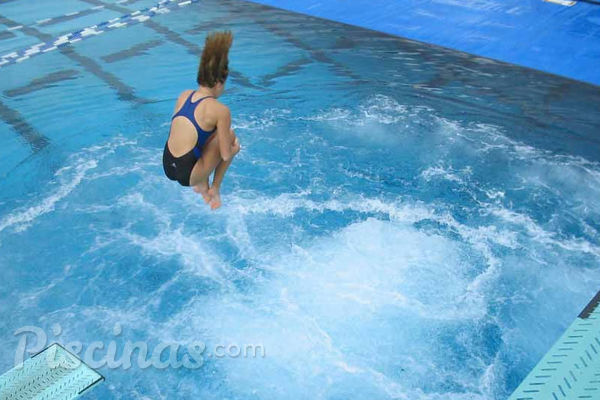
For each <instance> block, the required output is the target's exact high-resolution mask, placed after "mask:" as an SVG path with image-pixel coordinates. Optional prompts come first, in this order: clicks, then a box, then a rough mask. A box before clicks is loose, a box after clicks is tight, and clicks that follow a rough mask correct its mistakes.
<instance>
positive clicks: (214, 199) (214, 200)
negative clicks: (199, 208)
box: [208, 187, 221, 210]
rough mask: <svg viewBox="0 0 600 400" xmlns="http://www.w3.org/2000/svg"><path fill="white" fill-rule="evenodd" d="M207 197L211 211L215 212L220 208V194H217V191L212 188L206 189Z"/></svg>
mask: <svg viewBox="0 0 600 400" xmlns="http://www.w3.org/2000/svg"><path fill="white" fill-rule="evenodd" d="M208 195H209V196H210V209H211V210H216V209H217V208H219V207H221V194H220V193H219V189H215V188H214V187H212V188H210V189H208Z"/></svg>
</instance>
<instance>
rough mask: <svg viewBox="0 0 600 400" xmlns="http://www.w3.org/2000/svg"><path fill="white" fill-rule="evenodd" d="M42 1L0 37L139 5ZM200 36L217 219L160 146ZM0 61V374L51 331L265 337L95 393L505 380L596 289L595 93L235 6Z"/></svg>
mask: <svg viewBox="0 0 600 400" xmlns="http://www.w3.org/2000/svg"><path fill="white" fill-rule="evenodd" d="M38 3H40V4H36V5H35V7H34V5H32V4H29V3H28V2H17V1H8V2H5V3H3V4H0V15H1V17H0V24H1V26H0V49H2V54H5V53H10V52H11V51H13V50H19V49H23V48H27V47H28V46H31V45H34V44H36V43H38V42H40V41H42V42H47V41H52V40H53V39H55V38H56V37H58V36H60V35H62V34H65V33H69V32H73V31H76V30H78V29H82V28H84V27H87V26H90V25H94V24H98V23H100V22H103V21H108V20H111V19H112V18H115V17H119V16H120V15H125V14H128V13H131V12H132V11H135V10H138V9H144V8H146V7H150V6H152V5H153V2H151V1H144V0H140V1H135V0H133V1H132V0H130V1H125V2H123V1H121V2H115V1H108V0H102V1H101V0H85V1H83V0H70V1H68V2H64V4H65V5H64V10H63V11H64V13H62V12H58V11H57V10H56V6H55V5H54V4H52V6H50V3H48V4H46V3H44V5H43V6H42V5H41V2H38ZM99 6H104V7H100V8H95V9H93V7H99ZM81 10H83V11H84V12H82V13H81V17H78V18H66V17H65V18H56V17H58V16H60V15H63V14H66V13H68V12H72V11H81ZM47 18H56V19H52V20H51V21H50V22H51V23H38V22H36V21H40V20H44V19H47ZM19 25H23V28H19V29H12V30H9V29H10V28H11V27H12V28H15V27H16V26H19ZM217 29H232V30H233V32H234V35H235V39H234V45H233V48H232V50H231V56H230V65H231V68H232V73H231V77H230V79H229V81H228V83H227V90H226V93H225V95H224V96H223V98H222V101H223V102H224V103H226V104H227V105H229V106H230V108H231V110H232V114H233V128H234V129H235V130H236V133H237V135H238V136H239V138H240V141H241V143H242V147H243V148H242V151H241V152H240V153H239V155H238V156H237V157H236V159H235V160H234V162H233V164H232V167H231V169H230V170H229V172H228V174H227V176H226V178H225V181H224V184H223V190H222V192H223V202H224V206H223V207H222V208H221V209H220V210H218V211H216V212H211V211H210V210H209V208H208V207H207V206H205V205H204V204H203V202H202V199H201V198H200V197H199V196H198V195H197V194H195V193H194V192H193V191H192V190H190V189H189V188H182V187H180V186H178V185H177V184H175V183H173V182H171V181H169V180H168V179H167V178H166V177H165V176H164V174H163V171H162V165H161V158H162V148H163V146H164V142H165V139H166V136H167V133H168V127H169V121H170V115H171V112H172V110H173V106H174V101H175V99H176V97H177V95H178V94H179V93H180V92H181V91H183V90H184V89H188V88H194V87H195V72H196V68H197V63H198V56H199V53H200V51H201V48H202V44H203V42H204V38H205V35H206V33H207V32H208V31H210V30H217ZM4 32H9V33H4ZM0 77H1V80H0V90H1V97H0V132H1V135H0V156H1V160H2V161H1V162H0V281H1V282H2V285H1V286H0V312H1V314H0V315H1V317H2V318H1V319H0V338H2V341H3V343H4V346H3V347H2V348H1V349H0V371H5V370H8V369H9V368H10V367H12V364H13V360H14V354H15V349H16V348H17V345H18V342H19V338H18V337H16V336H15V335H14V332H15V331H16V330H17V329H19V328H21V327H23V326H28V325H33V326H38V327H40V328H42V329H43V330H44V331H45V332H48V335H49V337H50V338H51V339H52V338H53V336H52V335H53V334H52V332H53V327H56V324H59V325H60V327H61V328H62V329H61V330H62V332H61V333H60V335H59V336H58V337H57V338H55V339H56V340H58V341H61V342H69V341H81V342H83V343H84V345H85V344H89V343H92V342H94V341H103V342H105V343H108V342H109V341H111V340H115V341H116V342H117V343H119V345H122V344H123V343H125V342H126V341H132V342H135V341H146V342H148V343H151V344H157V343H159V342H177V343H188V342H191V341H198V340H199V341H203V342H204V343H206V345H207V348H211V346H215V345H218V344H225V345H226V344H239V345H241V344H260V345H262V346H264V349H265V351H266V356H265V357H260V358H233V357H225V358H219V359H216V358H213V359H207V360H206V362H205V363H204V364H203V366H202V367H201V368H200V369H198V370H189V369H166V370H157V369H153V368H150V369H142V368H139V366H135V365H134V366H133V367H132V368H131V369H128V370H124V369H110V368H101V369H100V372H101V373H102V374H103V375H105V377H106V382H104V383H102V384H101V385H100V386H98V387H97V388H95V389H94V390H92V391H90V392H89V393H88V394H86V395H85V398H88V399H190V398H202V399H282V398H287V399H349V398H352V399H410V400H413V399H430V400H433V399H444V400H447V399H452V400H455V399H462V400H466V399H477V400H479V399H504V398H506V397H507V396H508V395H509V394H510V393H511V392H512V390H513V389H514V388H516V386H517V385H518V384H519V382H520V381H521V380H522V379H523V378H524V377H525V375H526V374H527V372H528V371H529V370H530V369H531V368H532V367H533V366H534V365H535V363H536V362H537V361H538V360H539V358H540V357H541V356H542V355H543V354H544V353H545V352H546V350H547V349H548V348H549V347H550V346H551V344H552V343H553V342H554V340H556V339H557V338H558V336H559V335H560V334H561V333H562V331H563V330H564V329H565V328H566V327H567V326H568V324H569V323H570V322H571V321H572V320H573V319H574V317H575V316H576V315H577V314H578V313H579V311H580V309H581V308H582V307H583V306H584V305H585V304H586V303H587V301H588V300H589V299H590V298H591V297H592V296H593V295H594V294H595V292H596V291H597V289H598V287H599V286H600V269H599V268H598V266H599V264H598V262H599V261H600V138H599V137H598V132H600V114H599V113H598V110H599V109H600V88H598V87H595V86H591V85H587V84H583V83H579V82H575V81H571V80H567V79H563V78H560V77H556V76H551V75H548V74H543V73H540V72H536V71H533V70H528V69H523V68H519V67H516V66H512V65H507V64H502V63H498V62H495V61H493V60H489V59H483V58H478V57H474V56H470V55H467V54H464V53H459V52H455V51H452V50H447V49H442V48H438V47H433V46H429V45H424V44H421V43H417V42H412V41H408V40H403V39H400V38H395V37H391V36H386V35H383V34H379V33H376V32H373V31H367V30H364V29H361V28H356V27H352V26H347V25H342V24H337V23H334V22H328V21H324V20H319V19H315V18H310V17H306V16H301V15H297V14H292V13H288V12H284V11H281V10H276V9H272V8H266V7H263V6H258V5H254V4H250V3H245V2H241V1H235V0H225V1H217V0H202V1H199V2H195V3H192V4H190V5H188V6H186V7H176V8H175V9H173V10H171V12H168V13H164V14H158V15H155V16H152V17H151V18H150V19H148V20H146V21H143V22H140V23H136V24H131V25H130V26H127V27H123V28H121V29H115V30H112V31H109V32H106V33H103V34H100V35H95V36H93V37H89V38H85V39H84V40H80V41H77V42H76V43H73V44H69V45H67V46H64V47H60V48H58V49H56V50H52V51H48V52H46V53H43V54H39V55H36V56H32V57H30V58H29V59H26V60H23V61H22V62H19V63H11V64H9V65H5V66H3V67H0ZM116 324H119V325H120V326H121V329H122V333H121V334H120V335H115V331H114V329H115V325H116Z"/></svg>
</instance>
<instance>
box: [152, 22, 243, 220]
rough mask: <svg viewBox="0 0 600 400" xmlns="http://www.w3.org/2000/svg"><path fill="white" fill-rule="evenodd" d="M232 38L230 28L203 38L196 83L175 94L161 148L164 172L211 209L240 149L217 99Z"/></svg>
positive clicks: (228, 116) (228, 115) (226, 112)
mask: <svg viewBox="0 0 600 400" xmlns="http://www.w3.org/2000/svg"><path fill="white" fill-rule="evenodd" d="M232 42H233V35H232V34H231V32H230V31H226V32H216V33H212V34H209V35H208V36H207V37H206V42H205V44H204V50H203V51H202V59H201V61H200V66H199V67H198V75H197V78H196V81H197V82H198V88H197V89H196V90H186V91H184V92H183V93H181V94H180V95H179V98H178V99H177V103H176V104H175V111H174V114H173V118H172V119H171V128H170V131H169V138H168V140H167V143H166V144H165V149H164V152H163V168H164V170H165V174H166V175H167V177H168V178H169V179H171V180H176V181H177V182H179V183H180V184H181V185H182V186H193V187H194V190H195V191H196V192H197V193H200V194H201V195H202V197H203V198H204V201H205V202H206V203H207V204H210V208H211V209H213V210H214V209H217V208H219V207H220V206H221V197H220V195H219V190H220V188H221V182H223V177H224V176H225V171H227V168H229V165H231V161H232V160H233V157H234V156H235V155H236V154H237V153H238V152H239V151H240V142H239V140H238V139H237V137H236V136H235V133H234V132H233V130H232V129H231V113H230V112H229V108H228V107H227V106H225V105H224V104H221V103H220V102H219V101H217V98H218V97H219V96H221V94H223V90H224V89H225V81H226V80H227V75H228V74H229V58H228V55H229V48H230V47H231V43H232ZM213 171H214V177H213V181H212V185H211V186H210V187H209V184H208V178H209V176H210V174H211V173H212V172H213Z"/></svg>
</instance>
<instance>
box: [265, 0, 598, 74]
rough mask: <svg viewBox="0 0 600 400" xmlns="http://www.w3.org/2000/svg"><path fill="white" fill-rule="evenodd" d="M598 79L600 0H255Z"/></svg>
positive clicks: (458, 48) (538, 67) (518, 63)
mask: <svg viewBox="0 0 600 400" xmlns="http://www.w3.org/2000/svg"><path fill="white" fill-rule="evenodd" d="M253 2H254V3H260V4H265V5H270V6H274V7H279V8H283V9H286V10H290V11H295V12H300V13H304V14H308V15H313V16H316V17H321V18H326V19H330V20H334V21H338V22H343V23H347V24H351V25H357V26H361V27H364V28H368V29H373V30H377V31H381V32H385V33H389V34H393V35H398V36H402V37H405V38H408V39H413V40H419V41H422V42H426V43H431V44H435V45H439V46H444V47H448V48H451V49H455V50H460V51H464V52H467V53H471V54H475V55H479V56H484V57H488V58H493V59H496V60H500V61H505V62H509V63H513V64H517V65H521V66H524V67H529V68H534V69H538V70H541V71H545V72H549V73H552V74H557V75H561V76H564V77H568V78H572V79H576V80H581V81H585V82H589V83H593V84H595V85H600V68H598V60H600V2H599V3H595V1H594V0H589V2H578V3H577V4H575V5H574V6H572V7H565V6H562V5H558V4H554V3H549V2H545V1H543V0H527V1H520V0H475V1H466V2H460V1H456V0H419V1H416V0H404V1H389V0H385V1H384V0H375V1H373V0H354V1H351V2H349V1H343V0H327V1H322V0H302V1H298V0H254V1H253Z"/></svg>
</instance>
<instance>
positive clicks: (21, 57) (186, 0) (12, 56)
mask: <svg viewBox="0 0 600 400" xmlns="http://www.w3.org/2000/svg"><path fill="white" fill-rule="evenodd" d="M198 1H200V0H161V1H160V2H159V3H158V4H156V5H155V6H153V7H148V8H145V9H142V10H137V11H133V12H131V13H129V14H125V15H122V16H120V17H117V18H113V19H111V20H109V21H105V22H102V23H99V24H97V25H92V26H89V27H87V28H83V29H80V30H78V31H75V32H71V33H68V34H65V35H62V36H59V37H58V38H56V39H54V40H52V41H49V42H42V43H38V44H35V45H33V46H30V47H28V48H25V49H21V50H18V51H13V52H11V53H8V54H5V55H3V56H1V57H0V67H4V66H7V65H11V64H15V63H20V62H22V61H25V60H27V59H29V58H31V57H33V56H35V55H39V54H43V53H47V52H49V51H53V50H56V49H58V48H59V47H62V46H65V45H67V44H71V43H76V42H78V41H80V40H83V39H87V38H90V37H93V36H97V35H100V34H102V33H104V32H107V31H110V30H113V29H119V28H124V27H127V26H131V25H135V24H139V23H140V22H144V21H147V20H149V19H150V18H152V17H154V16H156V15H159V14H165V13H168V12H170V11H171V10H173V9H175V8H180V7H185V6H188V5H190V4H192V3H196V2H198ZM38 23H39V21H38ZM19 28H20V27H19ZM13 29H16V28H13Z"/></svg>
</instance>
